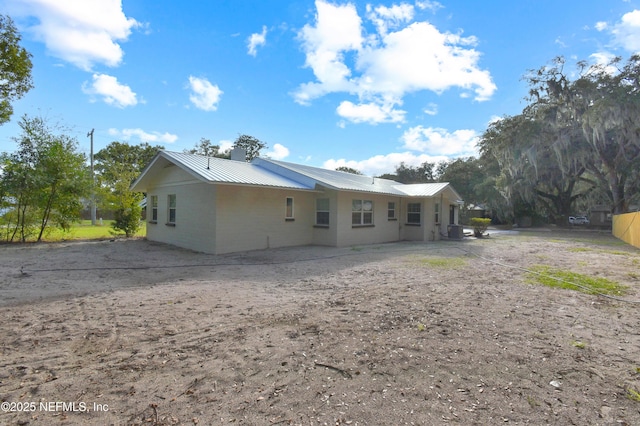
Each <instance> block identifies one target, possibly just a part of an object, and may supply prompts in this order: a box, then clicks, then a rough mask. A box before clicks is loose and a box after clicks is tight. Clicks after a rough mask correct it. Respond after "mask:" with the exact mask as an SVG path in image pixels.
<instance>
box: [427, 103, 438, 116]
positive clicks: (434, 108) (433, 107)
mask: <svg viewBox="0 0 640 426" xmlns="http://www.w3.org/2000/svg"><path fill="white" fill-rule="evenodd" d="M423 111H424V113H425V114H428V115H438V105H437V104H434V103H433V102H432V103H430V104H429V105H427V107H426V108H425V109H424V110H423Z"/></svg>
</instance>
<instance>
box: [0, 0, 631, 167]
mask: <svg viewBox="0 0 640 426" xmlns="http://www.w3.org/2000/svg"><path fill="white" fill-rule="evenodd" d="M0 10H2V11H3V13H5V14H9V15H10V16H11V17H12V18H13V19H14V21H15V22H16V24H17V26H18V28H19V30H20V31H21V33H22V36H23V46H24V47H25V48H26V49H27V50H29V51H30V52H31V53H32V54H33V79H34V84H35V88H34V89H32V90H31V91H30V92H29V93H28V94H27V95H26V96H25V97H24V98H22V99H21V100H19V101H17V102H15V103H14V109H15V114H14V116H13V119H12V121H11V122H10V123H8V124H5V125H3V126H0V151H13V150H14V149H15V147H16V145H15V143H14V142H13V140H12V137H14V136H17V135H18V134H19V131H20V129H19V127H18V126H17V122H18V119H19V118H20V117H21V116H22V115H23V114H28V115H41V116H43V117H46V118H47V119H48V120H49V122H50V123H51V124H55V123H60V124H63V125H65V126H67V127H69V129H70V130H69V133H71V134H72V135H73V136H75V137H76V138H77V139H78V141H79V143H80V144H81V147H82V148H81V149H82V150H83V151H84V152H86V153H87V154H88V153H89V139H88V138H87V133H88V132H89V131H90V130H91V129H95V133H94V143H95V148H94V149H95V151H98V150H99V149H101V148H103V147H105V146H106V145H108V144H109V143H110V142H112V141H114V140H118V141H124V142H128V143H131V144H138V143H140V142H149V143H151V144H154V145H155V144H158V145H163V146H165V147H166V149H169V150H174V151H182V150H184V149H185V148H192V147H193V146H194V145H195V144H196V143H197V142H198V141H199V140H200V139H201V138H207V139H209V140H211V142H213V143H215V144H220V145H222V146H223V147H228V146H229V145H230V144H231V142H232V141H233V140H234V139H235V138H236V137H237V136H238V135H239V134H248V135H251V136H254V137H257V138H259V139H261V140H262V141H264V142H265V143H267V144H268V146H269V149H268V150H267V152H265V154H266V155H268V156H270V157H271V158H275V159H281V160H285V161H291V162H295V163H302V164H308V165H313V166H319V167H327V168H335V167H337V166H344V165H346V166H349V167H353V168H356V169H358V170H360V171H362V172H364V173H365V174H370V175H377V174H382V173H385V172H393V170H394V169H395V166H396V165H398V164H399V163H400V162H402V161H404V162H405V163H406V164H409V165H419V164H421V163H422V162H424V161H440V160H443V159H447V158H456V157H464V156H470V155H475V154H476V153H477V152H476V148H475V143H476V141H477V139H478V137H479V136H480V135H481V134H482V132H483V131H484V130H485V129H486V127H487V125H488V123H490V122H491V120H494V119H496V118H497V117H500V116H503V115H512V114H518V113H519V112H521V110H522V108H523V106H524V101H523V98H524V96H525V95H526V92H527V88H526V85H525V83H524V82H523V81H522V80H521V79H522V76H523V75H524V74H525V73H526V72H527V70H530V69H537V68H540V67H541V66H543V65H545V64H548V63H549V61H550V60H551V59H553V58H554V57H556V56H559V55H562V56H565V57H566V58H567V59H568V60H569V61H570V62H571V61H575V60H587V61H590V62H593V63H595V62H599V61H606V60H607V59H608V58H611V57H613V56H615V55H619V56H622V57H623V58H624V59H626V58H628V57H629V56H630V55H631V54H633V53H636V52H640V0H563V1H557V0H518V1H513V0H510V1H502V0H489V1H482V2H481V1H469V0H451V1H447V0H441V1H438V2H436V1H430V0H418V1H406V2H401V1H398V2H393V1H372V2H367V1H359V0H357V1H356V0H352V1H342V0H340V1H325V0H317V1H313V0H304V1H293V0H290V1H285V0H272V1H262V0H216V1H191V2H190V1H186V2H176V1H167V0H154V1H150V0H122V1H119V0H65V1H60V0H0ZM569 67H570V65H569ZM569 71H570V70H569Z"/></svg>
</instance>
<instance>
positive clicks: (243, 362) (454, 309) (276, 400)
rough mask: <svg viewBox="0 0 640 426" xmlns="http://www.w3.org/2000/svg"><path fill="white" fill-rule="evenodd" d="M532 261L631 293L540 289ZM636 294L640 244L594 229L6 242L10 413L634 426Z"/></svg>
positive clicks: (4, 418) (2, 346) (96, 418)
mask: <svg viewBox="0 0 640 426" xmlns="http://www.w3.org/2000/svg"><path fill="white" fill-rule="evenodd" d="M479 256H480V257H479ZM531 265H550V266H553V267H558V268H562V269H567V270H571V271H574V272H579V273H583V274H588V275H592V276H599V277H606V278H609V279H612V280H615V281H617V282H619V283H621V284H626V285H628V286H630V290H629V292H628V293H627V294H626V295H625V296H624V299H625V300H626V301H620V300H614V299H609V298H604V297H600V296H591V295H586V294H583V293H578V292H575V291H569V290H561V289H553V288H548V287H544V286H540V285H534V284H531V283H529V282H528V281H527V278H526V272H525V270H523V269H520V268H527V267H530V266H531ZM639 290H640V250H637V249H635V248H633V247H629V246H626V245H624V244H623V243H621V242H619V241H617V240H615V239H614V238H613V237H611V236H610V235H608V234H605V233H596V232H576V231H574V232H570V231H562V232H560V231H554V232H527V233H497V234H491V235H490V237H489V238H485V239H478V240H476V239H465V240H464V241H459V242H453V241H441V242H438V243H429V244H415V243H408V242H407V243H395V244H383V245H375V246H362V247H353V248H342V249H336V248H326V247H302V248H292V249H278V250H269V251H256V252H248V253H240V254H233V255H224V256H211V255H205V254H200V253H194V252H191V251H188V250H182V249H177V248H174V247H169V246H166V245H161V244H156V243H151V242H147V241H145V240H129V241H116V242H108V241H106V242H85V243H60V244H44V245H19V246H15V245H12V246H8V245H4V246H0V296H1V300H0V319H1V321H0V355H1V356H0V399H1V400H2V402H3V404H2V409H3V412H0V423H1V424H25V425H26V424H29V425H56V424H70V425H75V424H96V425H103V424H118V425H120V424H133V425H139V424H156V425H173V424H184V425H189V424H201V425H203V424H206V425H209V424H214V425H215V424H243V425H276V424H278V425H317V424H320V425H344V424H349V425H404V424H415V425H431V424H449V423H451V424H461V425H485V424H498V423H505V424H507V423H508V424H535V425H540V424H558V425H560V424H562V425H564V424H567V425H634V424H635V425H637V424H640V402H638V401H636V400H634V398H633V395H632V393H630V390H632V391H633V390H636V391H640V373H639V371H640V370H639V368H640V309H639V308H640V304H639V303H638V302H637V301H638V300H640V291H639ZM634 301H635V302H634Z"/></svg>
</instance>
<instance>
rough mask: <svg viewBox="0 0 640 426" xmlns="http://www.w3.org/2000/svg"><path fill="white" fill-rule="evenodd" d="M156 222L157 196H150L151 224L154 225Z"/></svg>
mask: <svg viewBox="0 0 640 426" xmlns="http://www.w3.org/2000/svg"><path fill="white" fill-rule="evenodd" d="M157 221H158V196H157V195H152V196H151V222H153V223H156V222H157Z"/></svg>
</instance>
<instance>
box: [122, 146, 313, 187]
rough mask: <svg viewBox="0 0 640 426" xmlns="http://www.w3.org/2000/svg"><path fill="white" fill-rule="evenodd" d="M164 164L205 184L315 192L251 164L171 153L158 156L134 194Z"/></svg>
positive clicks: (137, 182)
mask: <svg viewBox="0 0 640 426" xmlns="http://www.w3.org/2000/svg"><path fill="white" fill-rule="evenodd" d="M163 162H164V163H167V162H168V163H172V164H175V165H176V166H178V167H180V168H182V169H183V170H184V171H186V172H187V173H189V174H191V175H193V176H194V177H196V178H198V179H201V180H203V181H205V182H211V183H214V182H219V183H229V184H236V185H256V186H268V187H276V188H289V189H302V190H313V189H314V187H313V186H309V185H305V184H303V183H301V182H297V181H295V180H293V179H290V178H287V177H285V176H281V175H278V174H276V173H273V172H270V171H269V170H266V169H263V168H261V167H258V166H256V165H255V164H252V163H246V162H244V161H233V160H227V159H224V158H214V157H205V156H202V155H196V154H186V153H182V152H172V151H160V152H158V154H157V155H156V157H155V158H154V159H153V160H152V161H151V163H150V164H149V165H148V166H147V167H146V168H145V170H144V171H143V172H142V174H141V175H140V177H139V178H138V179H137V180H136V181H135V182H134V183H133V185H132V188H133V189H134V190H142V189H144V187H145V186H146V185H145V182H144V180H145V179H144V178H145V175H146V174H147V172H148V171H149V170H150V169H151V168H152V167H153V165H154V164H156V163H163ZM141 188H142V189H141Z"/></svg>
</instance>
